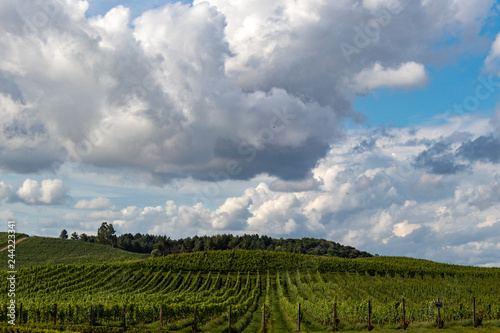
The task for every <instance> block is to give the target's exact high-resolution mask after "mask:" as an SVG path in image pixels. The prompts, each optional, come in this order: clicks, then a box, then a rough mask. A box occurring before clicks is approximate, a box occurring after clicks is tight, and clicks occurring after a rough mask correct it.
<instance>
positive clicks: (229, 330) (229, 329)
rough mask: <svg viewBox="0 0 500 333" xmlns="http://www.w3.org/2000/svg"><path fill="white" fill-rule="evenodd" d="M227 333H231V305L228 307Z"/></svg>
mask: <svg viewBox="0 0 500 333" xmlns="http://www.w3.org/2000/svg"><path fill="white" fill-rule="evenodd" d="M228 332H229V333H231V305H230V306H229V328H228Z"/></svg>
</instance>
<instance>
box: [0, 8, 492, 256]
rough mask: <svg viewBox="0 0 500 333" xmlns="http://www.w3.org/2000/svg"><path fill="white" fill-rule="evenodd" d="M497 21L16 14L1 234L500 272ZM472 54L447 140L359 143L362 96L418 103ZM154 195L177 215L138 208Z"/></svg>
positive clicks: (406, 131)
mask: <svg viewBox="0 0 500 333" xmlns="http://www.w3.org/2000/svg"><path fill="white" fill-rule="evenodd" d="M494 6H495V4H494V2H493V1H490V0H488V1H487V0H471V1H459V0H442V1H437V2H436V1H428V0H411V1H410V0H356V1H352V0H338V1H294V0H279V1H266V0H254V1H237V0H209V1H198V0H196V1H194V2H193V4H188V5H184V4H181V3H180V2H179V3H166V4H164V5H162V6H160V7H158V8H154V9H151V10H148V11H145V12H143V13H139V14H138V15H132V13H131V10H130V9H129V8H127V5H126V4H123V5H119V6H116V7H115V8H113V9H111V10H109V11H108V12H107V13H105V14H104V15H97V16H89V15H88V14H87V13H88V12H87V10H88V8H89V3H88V2H87V1H81V0H49V1H45V0H43V1H42V0H33V1H30V2H24V1H16V0H5V1H2V4H1V5H0V9H1V10H0V35H1V36H2V38H0V49H1V50H2V52H1V53H0V176H1V179H0V204H1V206H0V216H2V217H6V218H11V217H12V216H14V215H15V214H14V213H13V210H14V211H15V212H16V213H17V212H20V211H21V210H22V209H20V207H22V208H26V209H27V213H26V214H27V215H26V216H23V217H20V219H21V220H22V223H21V224H20V225H24V226H26V227H27V228H32V229H31V230H35V232H38V233H49V232H53V231H54V230H57V229H58V228H59V229H61V226H62V225H64V227H65V228H66V229H68V230H70V229H71V228H73V229H75V230H77V231H79V232H95V230H96V226H98V224H99V222H100V221H102V220H107V221H110V222H111V223H114V224H115V225H116V227H117V230H119V232H134V233H135V232H150V233H162V234H163V233H166V234H168V235H171V236H173V237H181V236H192V235H193V234H204V233H207V234H213V233H219V232H233V233H244V232H246V233H250V232H251V233H260V234H268V235H271V236H276V237H281V236H283V237H303V236H314V237H324V238H328V239H332V240H336V241H340V242H343V243H346V244H349V245H353V246H357V247H359V248H361V249H363V250H367V251H370V252H375V253H380V254H398V255H408V256H417V257H425V258H429V259H435V260H439V261H451V262H455V263H464V264H483V265H500V258H499V256H498V254H497V253H498V250H499V249H500V238H499V236H497V235H500V233H499V230H500V229H499V228H500V223H498V222H499V216H500V214H499V213H500V212H499V208H498V207H499V202H498V201H499V199H498V198H500V195H499V194H500V192H499V191H500V179H499V177H500V175H499V174H498V172H497V170H498V164H499V163H500V111H497V113H496V115H494V116H493V117H489V116H488V117H484V116H478V115H476V114H473V113H472V111H477V110H478V109H479V106H481V107H482V104H480V102H483V101H486V100H487V99H489V98H491V97H492V96H495V94H497V93H498V90H499V82H500V80H499V78H498V76H499V74H500V66H499V64H500V63H499V59H500V34H499V35H497V34H496V32H495V34H494V35H488V33H485V32H484V27H485V26H487V25H488V24H491V19H492V18H494V16H495V15H496V14H495V8H496V7H494ZM132 17H134V18H133V19H132ZM470 55H474V56H477V55H481V56H484V57H483V58H481V59H484V63H483V62H481V66H483V67H484V68H482V70H483V72H481V73H478V74H475V77H476V76H477V80H478V81H477V82H476V84H477V87H475V90H474V89H473V90H472V91H471V92H470V95H467V96H462V98H461V99H460V101H457V105H456V107H455V106H454V108H452V110H454V111H453V112H451V111H450V112H448V113H446V114H445V115H442V114H441V115H440V118H441V119H442V122H443V123H442V124H440V125H434V124H427V125H418V126H415V127H412V128H393V129H386V128H375V129H364V130H361V129H358V130H356V129H349V130H347V128H353V127H356V125H359V124H362V123H363V121H364V120H365V118H366V117H365V115H364V114H363V113H362V111H363V110H361V111H359V110H355V107H354V105H355V101H356V99H357V98H360V96H367V95H370V94H374V93H376V92H377V91H380V90H390V91H397V90H404V91H405V92H406V93H408V92H409V91H412V90H418V91H420V90H422V89H425V87H426V86H427V85H428V84H430V82H431V81H432V80H433V74H435V73H436V68H440V66H446V65H447V64H449V63H454V62H455V61H458V60H459V59H461V58H462V57H465V56H470ZM481 61H482V60H481ZM478 75H479V76H478ZM388 88H389V89H388ZM450 89H451V88H450ZM462 101H463V102H462ZM459 102H462V103H461V104H460V103H459ZM397 112H405V110H404V109H400V108H398V109H397ZM444 112H445V111H444V110H441V111H436V113H444ZM467 113H469V114H467ZM84 182H87V183H88V184H87V186H83V185H82V183H84ZM130 184H133V185H130ZM134 186H135V187H134ZM92 187H94V188H92ZM131 188H132V189H131ZM100 189H104V190H106V193H100V192H99V190H100ZM145 189H147V190H149V191H151V192H149V195H148V196H146V197H141V195H140V194H136V193H134V191H137V192H139V191H144V192H141V193H146V191H147V190H145ZM158 189H161V190H164V191H165V192H168V194H169V195H172V193H174V192H175V194H176V195H177V197H175V195H172V197H173V198H172V199H168V200H163V201H162V203H161V205H159V204H158V202H155V203H152V204H148V203H144V202H146V201H147V200H151V201H154V196H155V195H157V194H158V192H157V191H158ZM120 191H121V192H120ZM118 192H119V193H118ZM109 193H112V194H113V195H111V194H109ZM108 194H109V195H108ZM125 197H126V198H132V199H134V200H135V201H139V202H140V203H134V200H132V199H127V200H125V199H124V198H125ZM40 215H42V216H43V218H39V217H36V216H40ZM33 221H35V222H36V223H34V222H33ZM27 232H28V233H29V231H27Z"/></svg>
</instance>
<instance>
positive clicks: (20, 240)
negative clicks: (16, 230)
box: [0, 237, 28, 252]
mask: <svg viewBox="0 0 500 333" xmlns="http://www.w3.org/2000/svg"><path fill="white" fill-rule="evenodd" d="M27 238H28V237H24V238H21V239H18V240H17V241H16V244H17V243H19V242H22V241H23V240H25V239H27ZM8 248H9V246H8V245H7V246H6V247H4V248H3V249H0V252H2V251H5V250H7V249H8Z"/></svg>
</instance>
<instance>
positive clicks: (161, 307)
mask: <svg viewBox="0 0 500 333" xmlns="http://www.w3.org/2000/svg"><path fill="white" fill-rule="evenodd" d="M162 312H163V304H160V331H161V322H162Z"/></svg>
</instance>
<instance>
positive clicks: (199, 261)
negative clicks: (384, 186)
mask: <svg viewBox="0 0 500 333" xmlns="http://www.w3.org/2000/svg"><path fill="white" fill-rule="evenodd" d="M33 240H34V241H33ZM28 241H31V242H33V244H37V245H38V246H37V247H36V248H37V249H39V251H40V252H41V253H43V252H47V251H49V250H48V249H46V248H45V247H44V246H43V242H44V241H45V242H46V244H45V246H49V247H50V246H53V245H54V244H57V245H58V248H59V249H61V251H62V250H63V249H65V248H66V247H67V246H68V247H71V246H80V245H79V244H82V243H79V242H76V241H75V242H72V241H67V240H62V239H44V238H41V237H30V239H28V240H26V241H24V242H22V243H20V245H19V248H20V249H21V248H22V244H24V243H25V242H28ZM27 244H28V246H27V247H26V248H32V249H34V247H32V245H33V244H30V242H28V243H27ZM68 244H69V245H68ZM87 245H91V247H89V248H88V249H91V248H94V249H99V250H100V251H97V252H95V253H94V254H95V256H94V257H92V259H95V258H98V257H100V258H101V260H102V261H106V262H101V263H90V264H83V265H82V264H75V265H69V264H64V265H33V264H32V265H31V267H26V268H21V269H19V271H18V274H17V275H16V283H17V284H16V300H17V302H18V303H22V304H23V313H24V314H23V322H24V323H25V324H33V325H42V326H40V327H44V328H45V327H47V328H50V327H52V326H53V324H51V323H52V322H53V320H54V312H53V311H54V309H55V308H56V304H57V322H58V323H59V324H61V325H63V326H64V327H66V328H67V329H68V330H69V329H74V330H75V331H84V330H85V329H87V328H88V327H89V314H90V311H95V312H94V313H95V322H96V325H97V326H95V328H96V329H97V328H100V329H101V330H92V332H118V331H119V329H120V326H121V325H123V323H122V320H123V318H124V310H125V309H126V311H127V312H126V318H127V319H126V320H127V325H128V326H129V327H130V330H131V331H132V330H133V329H135V328H143V329H144V330H143V331H144V332H146V331H148V332H150V331H158V327H159V322H158V318H159V313H160V306H161V308H162V309H163V310H162V311H163V312H162V313H163V319H162V323H163V330H164V331H168V332H188V331H192V326H191V325H192V323H193V318H194V317H196V318H197V319H196V320H197V322H198V328H199V330H198V331H203V332H221V333H222V332H227V325H228V316H227V313H228V310H229V308H231V311H232V312H231V318H232V319H231V320H232V325H233V326H232V327H233V328H234V330H235V331H238V332H260V331H262V326H263V317H262V314H263V313H264V305H265V309H266V311H265V313H266V321H265V323H266V327H267V332H276V333H280V332H296V331H297V318H298V315H297V313H298V304H301V305H300V306H301V307H300V309H301V310H300V311H301V314H300V318H302V319H301V332H321V333H323V332H324V333H326V332H331V329H332V323H333V320H334V317H333V315H332V314H333V309H334V308H336V311H337V314H336V317H338V318H340V329H341V330H342V331H346V330H348V329H354V330H358V331H361V330H365V331H366V314H367V311H368V306H367V304H368V303H367V302H368V301H370V302H371V319H372V323H373V324H374V325H375V326H376V327H377V330H378V328H381V327H385V328H387V329H391V330H394V329H396V328H397V327H399V326H400V325H401V315H402V309H401V307H402V298H403V297H404V298H405V300H406V303H405V306H406V310H405V311H406V319H407V320H409V321H410V322H411V326H410V329H411V330H414V328H432V327H435V326H436V321H435V308H434V301H435V299H436V298H440V300H441V301H442V302H443V303H444V304H445V305H444V310H443V311H442V313H441V315H442V318H444V320H445V322H446V325H447V327H449V326H448V325H450V326H451V325H454V326H469V327H470V326H472V319H471V315H472V314H471V299H472V297H475V299H476V311H481V312H478V313H481V317H482V318H483V319H484V322H483V323H482V325H485V326H486V325H487V327H490V328H491V327H493V326H498V325H499V323H500V322H499V320H500V303H499V302H498V300H499V297H500V294H499V290H500V269H499V268H481V267H469V266H458V265H448V264H439V263H435V262H431V261H427V260H418V259H411V258H402V257H374V258H359V259H345V258H335V257H324V256H314V255H303V254H293V253H284V252H272V251H262V250H234V251H231V250H226V251H206V252H196V253H187V254H180V255H169V256H165V257H158V258H155V257H149V258H147V259H143V260H135V261H130V260H129V261H123V262H109V261H108V260H107V259H109V258H106V255H105V254H104V253H107V255H108V256H109V257H112V256H114V255H115V254H116V253H120V252H116V251H113V250H114V249H111V248H109V247H108V248H106V247H104V248H102V247H100V246H97V245H96V244H87ZM80 249H84V248H83V247H81V248H80ZM104 249H106V250H104ZM16 250H17V249H16ZM105 251H109V252H105ZM67 252H70V251H69V250H67ZM52 253H53V252H52ZM53 255H54V257H57V254H56V253H53ZM23 256H25V254H23V253H22V252H21V251H19V257H23ZM59 257H62V256H59ZM44 258H45V257H44ZM44 258H42V259H43V260H47V258H45V259H44ZM73 258H75V259H74V260H73V261H75V263H77V262H78V261H81V259H82V258H80V257H78V255H74V256H73ZM114 258H117V257H114ZM96 261H97V260H96ZM8 277H9V275H8V274H7V272H6V271H1V272H0V279H3V280H4V281H5V280H6V279H7V278H8ZM8 302H9V298H8V296H7V293H3V294H0V304H3V306H1V307H0V321H6V320H7V303H8ZM18 310H19V308H18ZM74 325H77V326H74ZM34 331H37V330H34ZM38 331H39V330H38ZM38 331H37V332H38ZM85 331H86V332H91V330H85ZM417 331H418V329H417Z"/></svg>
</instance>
